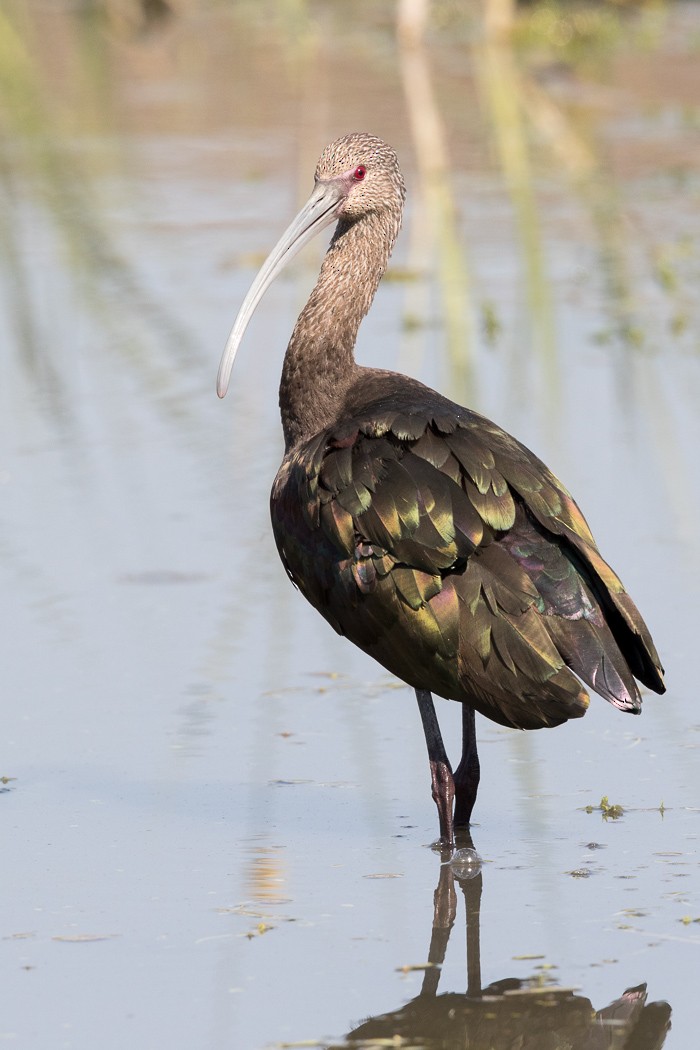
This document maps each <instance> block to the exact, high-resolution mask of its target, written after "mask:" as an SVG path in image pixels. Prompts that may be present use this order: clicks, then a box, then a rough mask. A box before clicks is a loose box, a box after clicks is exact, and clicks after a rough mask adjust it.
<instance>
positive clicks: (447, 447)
mask: <svg viewBox="0 0 700 1050" xmlns="http://www.w3.org/2000/svg"><path fill="white" fill-rule="evenodd" d="M271 507H272V518H273V527H274V531H275V536H276V539H277V544H278V548H279V550H280V554H281V557H282V560H283V561H284V563H285V565H286V567H287V570H288V572H289V574H290V576H291V578H292V579H293V581H294V582H295V583H296V584H297V586H298V587H299V588H300V589H301V590H302V592H303V593H304V594H305V596H306V597H307V598H308V599H309V601H310V602H311V603H312V604H313V605H314V606H315V607H316V608H317V609H318V610H319V611H320V612H321V613H322V614H323V615H324V616H325V617H326V619H327V620H328V621H329V622H330V623H331V624H332V625H333V626H334V627H335V629H336V630H337V631H339V632H340V633H342V634H345V635H347V636H348V637H349V638H351V640H352V641H354V642H355V644H357V645H359V646H360V647H361V648H362V649H364V650H365V651H366V652H368V653H370V655H372V656H374V657H375V658H376V659H377V660H379V662H380V663H382V664H383V665H384V666H385V667H387V668H388V669H389V670H390V671H392V672H393V673H394V674H396V675H398V676H399V677H400V678H402V679H403V680H404V681H406V682H408V683H409V684H411V685H413V686H414V687H416V688H423V689H430V690H432V691H433V692H436V693H437V694H439V695H442V696H446V697H451V698H453V699H458V700H465V701H468V702H470V703H472V704H473V705H474V706H475V707H476V708H477V709H478V710H480V711H482V713H484V714H485V715H487V716H488V717H490V718H492V719H494V720H495V721H497V722H500V723H502V724H505V725H514V726H519V727H521V728H536V727H539V726H542V725H556V724H559V723H561V722H563V721H565V720H566V719H567V718H571V717H578V716H580V715H582V714H583V713H584V712H585V710H586V707H587V704H588V697H587V694H586V693H585V690H584V689H583V688H582V687H581V685H580V682H579V681H578V679H577V678H576V677H575V676H574V675H573V674H572V673H571V671H570V670H569V667H571V668H572V669H573V670H574V671H576V673H577V674H578V675H579V676H580V677H581V678H583V679H584V681H586V682H588V683H589V684H590V685H591V686H592V687H593V688H594V689H596V690H597V691H598V692H601V693H602V695H604V696H606V698H607V699H609V700H611V701H612V702H613V703H616V704H617V705H618V706H620V707H622V708H624V709H627V710H638V709H639V694H638V691H637V688H636V685H635V683H634V680H633V678H632V674H631V673H630V671H629V668H628V666H627V662H626V660H625V658H624V657H623V655H622V654H621V652H620V647H619V646H618V645H617V643H616V642H615V639H614V637H613V634H612V632H611V629H610V626H609V625H608V622H607V619H606V613H607V611H608V610H607V607H606V606H605V604H604V602H603V600H602V599H601V596H600V595H601V594H602V593H603V592H605V594H607V593H608V592H607V590H606V587H607V586H608V581H609V580H612V581H613V584H614V581H617V585H619V591H614V594H615V599H613V598H610V600H609V602H608V605H609V606H610V608H611V609H613V610H617V609H618V604H619V602H620V598H619V595H620V594H623V595H624V590H622V585H621V584H619V581H618V580H617V577H615V576H614V574H612V573H611V570H610V569H609V568H608V567H607V566H606V565H605V563H604V562H603V561H602V559H601V558H600V555H599V553H598V551H597V548H596V546H595V543H594V541H593V537H592V536H591V534H590V530H589V529H588V526H587V525H586V523H585V520H584V519H583V516H582V515H581V513H580V511H579V510H578V508H577V507H576V504H575V503H574V502H573V500H572V499H571V497H570V496H569V495H568V493H566V491H565V490H564V489H563V487H562V486H561V485H560V483H559V482H558V481H557V480H556V478H554V476H553V475H552V474H551V473H550V472H549V471H548V470H547V468H546V467H544V464H542V463H541V462H540V461H539V460H537V459H536V457H534V456H533V455H532V454H531V453H529V452H528V450H527V449H525V448H524V446H521V445H520V444H519V443H518V442H516V441H515V440H514V439H512V438H510V437H509V436H508V435H506V434H505V433H504V432H503V431H501V430H500V429H499V428H497V427H495V426H494V425H493V424H490V423H488V421H486V420H484V419H483V418H482V417H480V416H477V415H476V414H475V413H469V412H466V411H465V410H460V418H459V419H458V420H457V421H456V420H455V418H454V416H453V415H449V414H445V415H444V416H443V415H441V414H440V413H439V412H436V413H433V414H432V415H431V416H430V417H428V418H426V414H425V412H423V413H422V414H421V415H412V414H411V413H410V412H408V413H407V412H403V413H401V412H393V413H391V412H387V413H385V414H384V416H382V415H381V414H380V413H378V412H376V411H374V412H372V413H371V414H370V418H369V420H367V419H364V420H363V419H362V418H360V419H359V420H358V419H354V420H349V421H348V422H347V423H344V424H342V425H341V426H338V427H334V428H331V429H329V430H327V431H325V432H323V433H322V434H320V435H318V436H317V437H316V438H314V439H312V440H311V441H310V442H308V443H307V444H305V445H303V446H301V448H299V449H297V450H295V451H293V452H292V453H290V455H288V456H287V457H286V458H285V461H284V463H283V465H282V468H281V470H280V473H279V474H278V477H277V479H276V482H275V486H274V488H273V493H272V501H271ZM589 550H590V552H591V556H590V557H589V558H587V557H586V555H587V553H588V551H589ZM589 566H592V567H590V568H589ZM603 567H604V568H603ZM606 571H607V575H606V574H605V573H606ZM625 598H627V596H626V595H625ZM606 600H607V599H606ZM630 604H631V603H630ZM633 608H634V607H633V606H632V609H633ZM627 611H628V614H629V608H628V609H627ZM634 611H635V612H636V610H634ZM637 617H638V620H639V623H641V617H639V614H638V613H637ZM618 618H619V619H621V620H622V614H621V613H620V615H619V617H618ZM642 626H643V625H642Z"/></svg>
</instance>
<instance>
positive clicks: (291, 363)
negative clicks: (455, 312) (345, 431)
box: [279, 206, 401, 451]
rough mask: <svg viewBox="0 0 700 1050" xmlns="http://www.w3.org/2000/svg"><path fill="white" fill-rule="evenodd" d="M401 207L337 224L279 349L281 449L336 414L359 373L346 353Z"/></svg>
mask: <svg viewBox="0 0 700 1050" xmlns="http://www.w3.org/2000/svg"><path fill="white" fill-rule="evenodd" d="M400 224H401V209H400V206H397V207H396V208H394V209H391V210H389V209H387V210H386V211H383V212H381V213H379V212H372V213H369V214H367V215H365V216H363V217H362V218H361V219H360V220H358V221H357V222H354V223H352V224H349V225H348V224H346V223H343V222H342V221H341V222H340V223H339V224H338V226H337V228H336V231H335V234H334V236H333V240H332V241H331V244H330V247H329V249H328V251H327V253H326V255H325V258H324V260H323V265H322V266H321V272H320V274H319V277H318V281H317V282H316V287H315V288H314V290H313V292H312V293H311V295H310V297H309V301H308V302H307V304H306V306H305V307H304V309H303V310H302V312H301V314H300V316H299V320H298V321H297V323H296V325H295V327H294V331H293V333H292V338H291V340H290V342H289V346H288V347H287V353H286V354H285V358H284V366H283V368H282V380H281V383H280V394H279V403H280V411H281V415H282V427H283V429H284V439H285V446H286V449H287V451H289V449H290V448H292V447H294V446H295V445H297V444H299V442H300V441H304V440H306V439H308V438H310V437H312V436H313V435H314V434H317V433H318V432H319V431H320V430H322V429H323V428H324V427H327V426H329V425H330V424H331V423H332V422H333V420H334V419H335V418H337V414H338V410H339V408H340V406H341V405H342V403H343V400H344V397H345V394H346V392H347V390H348V387H349V386H350V385H351V383H352V382H353V380H354V379H355V378H356V376H357V374H358V372H359V371H360V369H359V367H358V365H356V363H355V357H354V350H355V340H356V338H357V332H358V329H359V327H360V323H361V321H362V318H363V317H364V316H365V314H366V313H367V311H368V310H369V308H370V306H371V304H372V300H373V299H374V295H375V293H376V291H377V287H378V285H379V282H380V280H381V278H382V274H383V273H384V271H385V269H386V266H387V262H388V260H389V255H390V254H391V249H392V248H393V246H394V242H395V240H396V237H397V235H398V232H399V227H400Z"/></svg>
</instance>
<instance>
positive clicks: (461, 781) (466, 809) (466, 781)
mask: <svg viewBox="0 0 700 1050" xmlns="http://www.w3.org/2000/svg"><path fill="white" fill-rule="evenodd" d="M480 775H481V771H480V767H479V755H478V753H477V750H476V725H475V724H474V708H473V707H470V705H469V704H465V703H463V704H462V758H461V759H460V763H459V765H458V766H457V768H456V770H455V772H454V778H453V779H454V788H455V818H454V822H455V827H457V828H468V827H469V822H470V820H471V815H472V810H473V809H474V803H475V802H476V793H477V791H478V790H479V777H480Z"/></svg>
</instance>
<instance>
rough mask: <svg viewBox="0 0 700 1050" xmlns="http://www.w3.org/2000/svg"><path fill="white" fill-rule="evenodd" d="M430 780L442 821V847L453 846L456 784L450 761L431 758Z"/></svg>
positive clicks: (440, 842) (439, 817) (440, 843)
mask: <svg viewBox="0 0 700 1050" xmlns="http://www.w3.org/2000/svg"><path fill="white" fill-rule="evenodd" d="M430 780H431V783H432V789H433V799H434V801H435V805H436V806H437V811H438V819H439V821H440V840H439V845H440V847H441V848H442V847H444V846H447V847H450V848H451V847H453V846H454V839H455V833H454V832H455V829H454V817H453V813H452V809H453V805H454V797H455V784H454V780H453V778H452V770H451V769H450V765H449V762H443V761H440V760H437V759H431V760H430Z"/></svg>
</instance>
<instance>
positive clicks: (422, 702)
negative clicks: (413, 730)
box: [416, 689, 455, 846]
mask: <svg viewBox="0 0 700 1050" xmlns="http://www.w3.org/2000/svg"><path fill="white" fill-rule="evenodd" d="M416 699H417V700H418V710H419V711H420V716H421V719H422V721H423V732H424V733H425V742H426V744H427V745H428V758H429V760H430V779H431V781H432V786H433V799H434V800H435V805H436V806H437V810H438V817H439V820H440V839H441V841H442V842H443V843H445V844H446V845H448V846H451V845H452V843H453V842H454V820H453V817H452V804H453V802H454V797H455V784H454V780H453V779H452V766H451V765H450V760H449V759H448V757H447V753H446V751H445V745H444V744H443V742H442V736H441V735H440V726H439V725H438V720H437V715H436V714H435V707H434V705H433V698H432V695H431V694H430V693H429V692H428V690H427V689H416Z"/></svg>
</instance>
